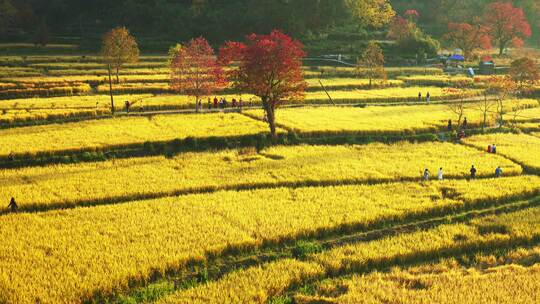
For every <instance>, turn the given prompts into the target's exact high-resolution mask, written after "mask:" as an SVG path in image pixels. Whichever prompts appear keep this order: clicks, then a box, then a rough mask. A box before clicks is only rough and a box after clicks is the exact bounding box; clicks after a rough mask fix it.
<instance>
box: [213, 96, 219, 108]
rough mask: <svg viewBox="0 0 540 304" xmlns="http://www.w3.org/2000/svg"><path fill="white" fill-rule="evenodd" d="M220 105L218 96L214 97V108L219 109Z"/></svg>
mask: <svg viewBox="0 0 540 304" xmlns="http://www.w3.org/2000/svg"><path fill="white" fill-rule="evenodd" d="M217 107H218V99H217V97H214V109H217Z"/></svg>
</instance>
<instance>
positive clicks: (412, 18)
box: [403, 9, 420, 22]
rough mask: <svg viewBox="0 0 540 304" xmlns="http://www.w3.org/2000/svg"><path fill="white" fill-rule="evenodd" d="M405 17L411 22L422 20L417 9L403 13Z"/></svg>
mask: <svg viewBox="0 0 540 304" xmlns="http://www.w3.org/2000/svg"><path fill="white" fill-rule="evenodd" d="M403 15H404V16H405V17H407V19H408V20H409V22H416V20H418V18H420V13H419V12H418V11H417V10H415V9H408V10H406V11H405V13H403Z"/></svg>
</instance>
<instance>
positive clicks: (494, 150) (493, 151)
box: [491, 144, 497, 154]
mask: <svg viewBox="0 0 540 304" xmlns="http://www.w3.org/2000/svg"><path fill="white" fill-rule="evenodd" d="M491 153H493V154H497V146H496V145H495V144H493V145H492V146H491Z"/></svg>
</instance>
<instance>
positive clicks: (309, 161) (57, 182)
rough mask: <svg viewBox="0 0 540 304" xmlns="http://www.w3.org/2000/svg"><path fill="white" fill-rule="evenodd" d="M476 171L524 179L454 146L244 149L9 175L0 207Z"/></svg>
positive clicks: (506, 165) (2, 174)
mask: <svg viewBox="0 0 540 304" xmlns="http://www.w3.org/2000/svg"><path fill="white" fill-rule="evenodd" d="M388 159H391V160H393V161H392V162H388ZM471 164H475V165H476V167H477V168H478V176H479V177H489V176H493V175H494V171H495V168H496V167H497V166H501V167H502V168H503V171H504V174H505V175H519V174H521V171H522V170H521V167H520V166H518V165H516V164H514V163H512V162H511V161H508V160H506V159H504V158H502V157H500V156H497V155H493V154H491V155H486V154H485V153H483V152H480V151H477V150H476V149H474V148H468V147H464V146H461V145H453V144H448V143H422V144H410V143H397V144H393V145H383V144H370V145H365V146H294V147H283V146H282V147H273V148H269V149H267V150H264V151H263V152H262V153H261V154H257V153H256V152H255V151H251V150H249V149H245V150H240V151H237V150H232V151H222V152H206V153H183V154H181V155H178V156H176V157H174V158H172V159H167V158H164V157H147V158H131V159H119V160H116V161H107V162H98V163H81V164H73V165H51V166H46V167H32V168H21V169H11V170H2V171H0V182H1V183H2V184H3V186H2V187H1V188H0V202H7V201H8V200H9V199H10V197H15V198H17V201H18V203H19V205H20V206H21V207H22V208H32V207H38V208H39V207H47V206H51V207H58V206H70V205H77V204H81V203H87V204H89V203H100V202H108V201H115V200H135V199H140V198H144V197H152V196H154V197H155V196H163V195H173V194H178V193H189V192H202V191H210V190H212V191H213V190H219V189H253V188H260V187H272V186H274V187H276V186H280V185H281V186H284V185H290V186H294V185H305V186H308V185H339V184H346V183H350V182H357V183H368V182H385V181H399V180H403V179H405V180H410V179H418V180H420V178H421V176H422V172H423V170H424V169H425V168H429V169H430V170H431V172H432V175H433V177H432V178H433V179H436V178H437V177H436V176H435V175H436V173H437V170H438V169H439V167H443V168H444V172H445V178H465V177H467V176H468V174H469V168H470V166H471ZM58 189H62V191H59V190H58Z"/></svg>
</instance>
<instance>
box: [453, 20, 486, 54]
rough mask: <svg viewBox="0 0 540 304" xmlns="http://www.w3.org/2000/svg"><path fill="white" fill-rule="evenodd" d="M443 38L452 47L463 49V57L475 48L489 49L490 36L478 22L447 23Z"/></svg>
mask: <svg viewBox="0 0 540 304" xmlns="http://www.w3.org/2000/svg"><path fill="white" fill-rule="evenodd" d="M444 39H445V40H446V41H448V43H449V44H450V45H451V46H452V47H457V48H460V49H461V50H463V55H464V56H465V58H470V57H471V56H472V55H473V54H474V52H475V51H476V50H477V49H485V50H487V49H491V37H490V36H489V35H488V34H487V30H486V28H484V27H483V26H481V25H480V24H478V23H477V24H474V25H473V24H469V23H453V22H451V23H449V24H448V32H447V33H446V34H445V35H444Z"/></svg>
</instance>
